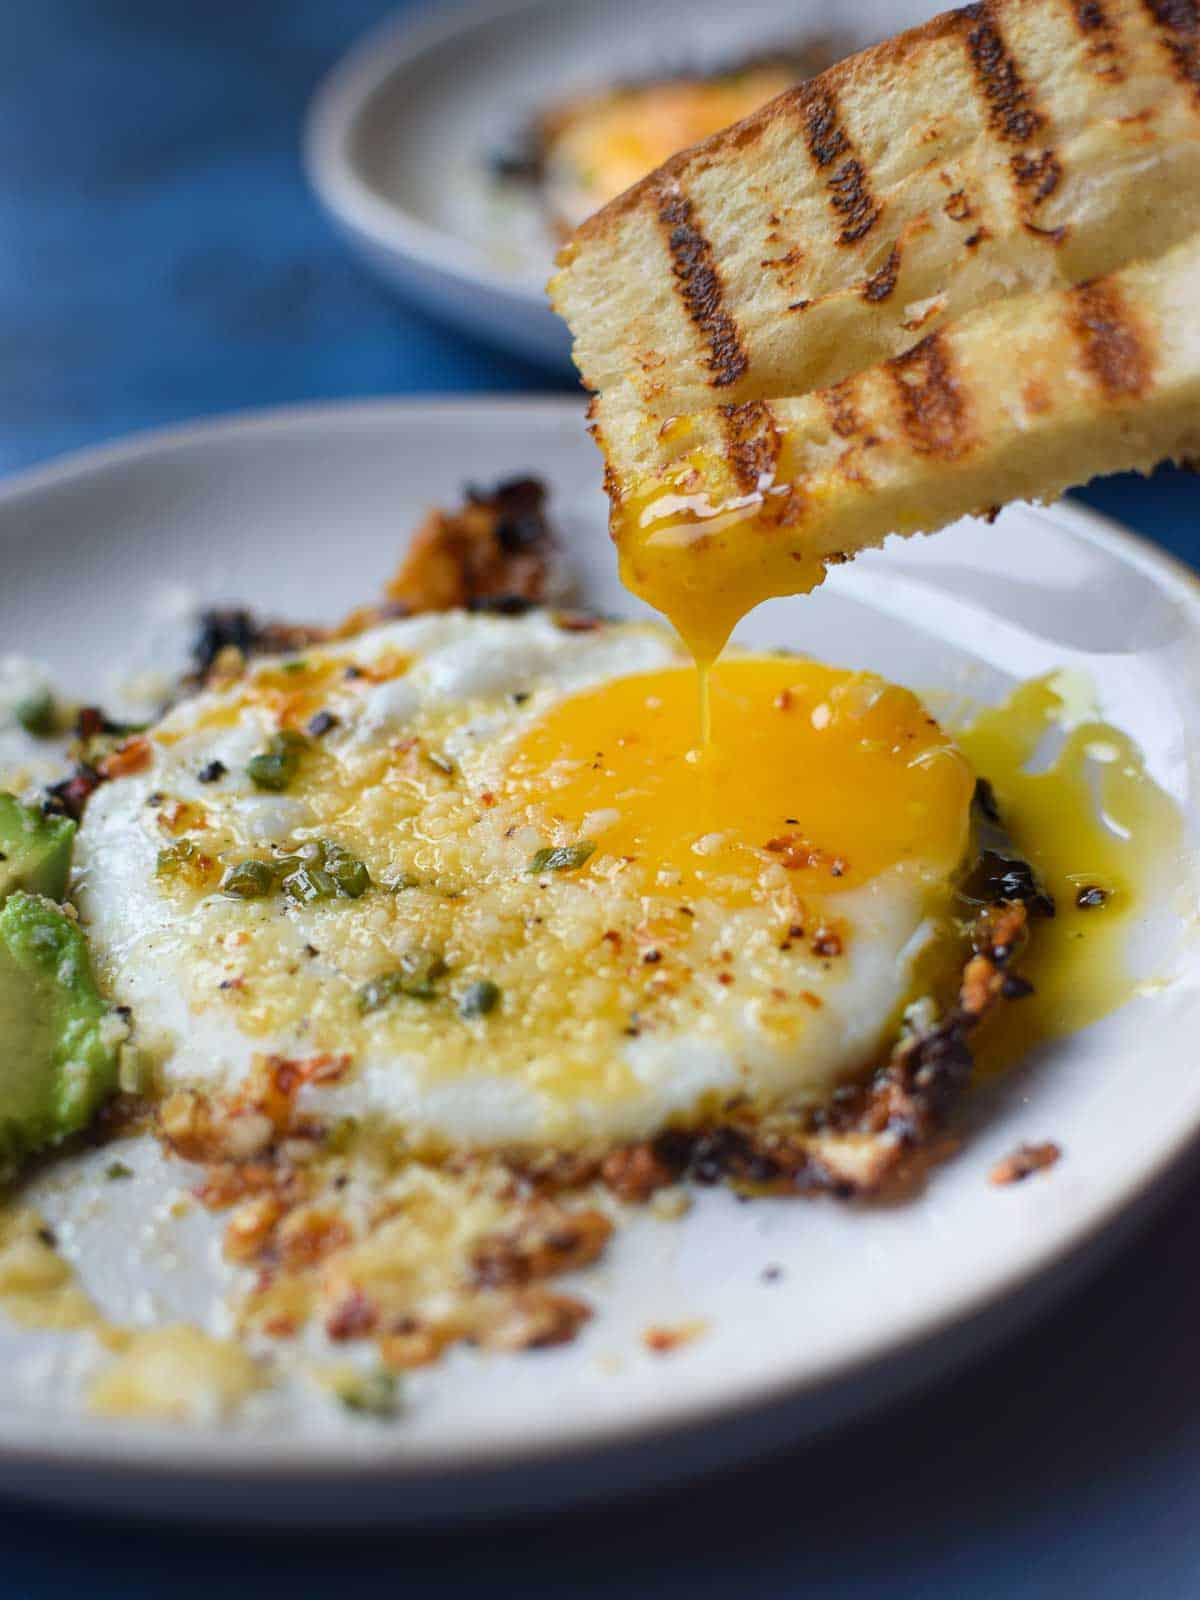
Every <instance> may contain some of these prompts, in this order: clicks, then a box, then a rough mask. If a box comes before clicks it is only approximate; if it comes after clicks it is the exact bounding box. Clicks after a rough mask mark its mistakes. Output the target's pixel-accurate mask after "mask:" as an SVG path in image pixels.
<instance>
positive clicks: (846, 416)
mask: <svg viewBox="0 0 1200 1600" xmlns="http://www.w3.org/2000/svg"><path fill="white" fill-rule="evenodd" d="M853 381H854V380H853V379H852V378H843V379H842V381H841V383H835V384H834V385H833V386H832V387H831V388H829V389H823V390H822V391H821V395H820V399H821V404H822V405H823V406H824V407H825V410H826V412H827V414H828V416H829V426H830V427H831V428H832V429H833V431H834V433H836V434H837V436H838V438H839V439H852V438H853V437H854V435H855V434H856V433H859V432H861V431H862V422H861V420H860V419H859V415H858V412H857V410H856V409H855V406H854V391H853Z"/></svg>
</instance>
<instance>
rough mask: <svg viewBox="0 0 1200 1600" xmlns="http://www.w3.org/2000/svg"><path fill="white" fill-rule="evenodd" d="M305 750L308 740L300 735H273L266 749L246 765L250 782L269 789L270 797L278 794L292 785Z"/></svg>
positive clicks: (292, 732)
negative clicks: (271, 794)
mask: <svg viewBox="0 0 1200 1600" xmlns="http://www.w3.org/2000/svg"><path fill="white" fill-rule="evenodd" d="M307 748H308V740H307V739H306V738H305V737H304V735H303V734H302V733H295V732H294V731H292V730H291V729H286V730H285V731H284V732H283V733H277V734H275V735H274V736H273V737H272V739H271V741H270V743H269V744H268V746H267V748H266V749H265V750H263V751H261V752H260V753H259V754H258V755H256V756H251V758H250V760H249V762H248V763H247V765H246V772H247V775H248V776H249V778H250V781H251V783H253V784H254V786H255V788H256V789H269V790H270V791H271V792H272V793H273V794H281V793H282V792H283V790H285V789H287V788H289V787H290V786H291V783H292V780H293V779H294V778H295V776H296V773H297V772H298V771H299V769H300V757H301V755H302V754H303V753H304V751H305V750H306V749H307Z"/></svg>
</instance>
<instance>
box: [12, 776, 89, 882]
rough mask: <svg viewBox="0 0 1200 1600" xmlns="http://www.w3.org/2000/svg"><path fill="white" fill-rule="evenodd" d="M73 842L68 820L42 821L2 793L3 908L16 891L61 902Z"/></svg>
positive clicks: (15, 799)
mask: <svg viewBox="0 0 1200 1600" xmlns="http://www.w3.org/2000/svg"><path fill="white" fill-rule="evenodd" d="M74 838H75V824H74V823H73V822H72V821H71V820H70V818H69V817H43V816H42V814H41V813H40V812H39V811H35V810H33V808H32V807H31V806H23V805H22V804H21V802H20V801H19V800H18V799H17V797H16V796H15V795H11V794H5V793H3V792H0V905H3V904H4V902H5V900H6V899H7V898H8V896H9V895H10V894H11V893H12V892H13V890H14V889H24V890H25V892H26V893H27V894H44V895H47V896H48V897H49V898H50V899H51V900H61V899H62V897H63V896H64V895H65V894H66V892H67V874H68V872H69V871H70V869H71V844H72V841H73V840H74Z"/></svg>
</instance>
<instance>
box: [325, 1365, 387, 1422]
mask: <svg viewBox="0 0 1200 1600" xmlns="http://www.w3.org/2000/svg"><path fill="white" fill-rule="evenodd" d="M337 1397H338V1399H339V1400H340V1401H341V1402H342V1404H343V1405H344V1406H345V1408H346V1410H347V1411H352V1412H353V1413H354V1414H355V1415H356V1416H360V1417H377V1418H379V1419H381V1420H383V1421H387V1420H388V1419H389V1418H391V1417H394V1416H395V1415H396V1413H397V1411H398V1410H399V1409H400V1384H399V1381H398V1379H397V1377H396V1375H395V1373H394V1372H388V1371H386V1370H385V1369H384V1368H382V1367H380V1368H378V1369H377V1370H376V1371H374V1372H364V1373H362V1374H361V1375H356V1376H355V1377H353V1378H349V1379H346V1380H345V1381H344V1382H342V1383H341V1384H339V1385H338V1388H337Z"/></svg>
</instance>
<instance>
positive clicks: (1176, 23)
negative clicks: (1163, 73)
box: [1144, 0, 1200, 99]
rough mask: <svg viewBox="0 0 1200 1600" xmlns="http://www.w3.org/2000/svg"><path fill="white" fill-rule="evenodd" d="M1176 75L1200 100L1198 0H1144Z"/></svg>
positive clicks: (1199, 14) (1199, 10)
mask: <svg viewBox="0 0 1200 1600" xmlns="http://www.w3.org/2000/svg"><path fill="white" fill-rule="evenodd" d="M1144 4H1145V7H1146V10H1147V11H1148V12H1149V13H1150V17H1151V19H1152V21H1153V22H1154V25H1155V27H1156V28H1157V29H1158V32H1159V37H1160V41H1161V43H1162V46H1163V48H1164V49H1165V50H1166V52H1167V54H1168V55H1169V56H1170V58H1171V64H1172V66H1173V67H1174V69H1175V73H1176V76H1177V77H1179V78H1181V79H1182V80H1183V82H1184V83H1186V84H1187V86H1188V87H1189V88H1190V89H1191V91H1192V93H1193V94H1194V95H1195V96H1196V98H1197V99H1200V7H1197V4H1196V0H1144Z"/></svg>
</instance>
